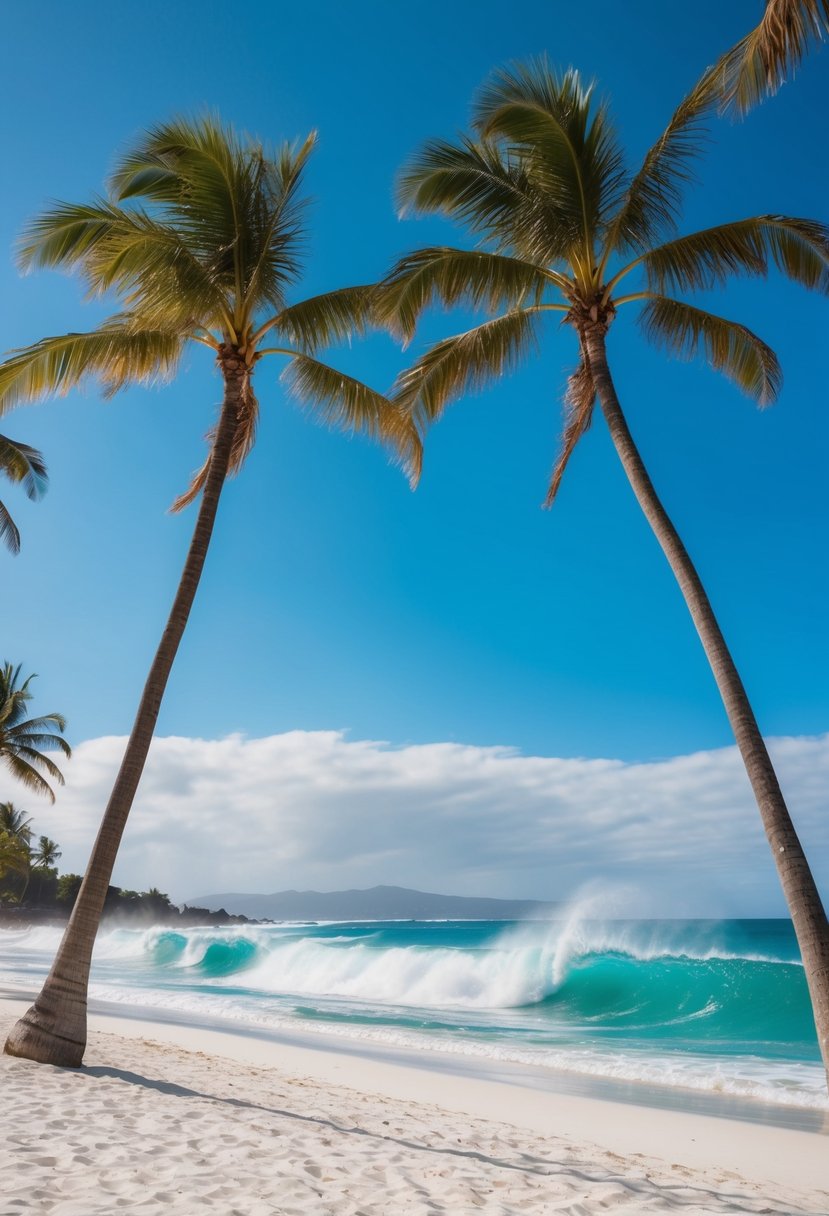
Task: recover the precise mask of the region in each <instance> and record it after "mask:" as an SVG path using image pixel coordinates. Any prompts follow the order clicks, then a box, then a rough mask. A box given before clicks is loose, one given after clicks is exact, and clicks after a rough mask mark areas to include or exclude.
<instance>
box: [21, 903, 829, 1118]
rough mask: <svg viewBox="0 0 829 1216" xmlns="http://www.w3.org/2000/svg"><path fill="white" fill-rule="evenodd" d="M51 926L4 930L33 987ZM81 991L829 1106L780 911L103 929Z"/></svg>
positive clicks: (50, 948) (51, 942) (274, 1024)
mask: <svg viewBox="0 0 829 1216" xmlns="http://www.w3.org/2000/svg"><path fill="white" fill-rule="evenodd" d="M59 936H60V934H59V931H57V930H54V929H44V928H39V929H31V930H21V931H8V930H7V931H0V980H1V981H4V982H5V983H7V984H12V985H17V986H24V985H25V986H27V987H32V986H34V984H35V983H36V981H37V980H38V978H39V977H40V976H41V975H42V974H45V972H46V970H47V968H48V965H49V962H50V959H51V955H52V953H53V952H54V949H55V946H56V945H57V941H58V939H59ZM92 995H93V996H96V997H98V998H99V999H103V1000H108V1001H116V1002H122V1003H129V1004H131V1005H143V1006H151V1007H155V1008H161V1009H167V1010H175V1011H176V1012H177V1013H178V1014H180V1015H181V1014H184V1015H187V1014H190V1015H193V1016H194V1017H196V1016H197V1017H204V1016H208V1017H220V1018H224V1019H229V1020H231V1021H234V1022H242V1023H245V1024H248V1025H251V1024H252V1025H257V1026H264V1027H269V1028H271V1029H273V1030H277V1031H278V1030H279V1029H283V1030H284V1029H286V1028H293V1029H294V1030H298V1029H302V1030H305V1031H311V1032H325V1033H328V1034H335V1035H338V1036H341V1037H344V1038H347V1039H358V1040H363V1041H365V1040H371V1041H373V1042H376V1043H383V1044H386V1045H392V1046H397V1047H405V1048H407V1049H415V1050H417V1049H419V1048H427V1049H429V1050H437V1051H441V1052H448V1053H454V1054H463V1055H465V1056H469V1057H475V1056H478V1057H481V1058H482V1059H483V1058H486V1059H489V1060H505V1061H513V1062H518V1063H527V1064H532V1065H534V1066H536V1067H542V1068H554V1069H565V1070H567V1071H569V1072H574V1073H582V1074H589V1075H592V1076H601V1077H616V1078H622V1079H625V1080H628V1081H648V1082H650V1083H657V1084H663V1085H670V1086H685V1087H691V1088H694V1089H698V1090H709V1091H720V1092H724V1093H732V1094H737V1095H742V1096H744V1097H755V1098H758V1099H761V1100H763V1101H767V1102H768V1101H771V1102H780V1103H786V1104H793V1105H804V1106H817V1107H824V1106H825V1105H826V1099H825V1088H824V1081H823V1074H822V1068H821V1065H820V1058H819V1052H818V1047H817V1040H816V1036H815V1030H814V1024H813V1021H812V1017H811V1011H810V1007H809V1000H808V994H807V990H806V984H805V980H804V974H803V968H802V966H801V964H800V959H799V955H798V951H797V945H796V942H795V939H794V934H793V931H792V928H791V925H790V923H789V922H788V921H781V920H767V921H759V920H732V921H719V922H713V921H710V922H709V921H606V922H602V921H596V920H586V919H582V918H580V917H578V916H577V915H573V916H570V917H566V918H564V919H562V920H560V921H555V922H553V923H550V924H542V923H539V922H519V923H516V922H503V921H500V922H497V921H455V922H438V921H427V922H368V923H361V924H342V923H337V924H303V925H272V926H271V925H244V926H234V927H232V928H227V929H218V928H213V927H210V928H194V929H168V928H163V927H155V928H151V929H123V928H122V929H110V930H105V931H104V932H103V933H102V934H101V936H100V938H99V941H98V945H97V947H96V953H95V962H94V967H93V983H92Z"/></svg>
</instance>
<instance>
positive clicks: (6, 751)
mask: <svg viewBox="0 0 829 1216" xmlns="http://www.w3.org/2000/svg"><path fill="white" fill-rule="evenodd" d="M20 672H21V666H20V665H18V666H17V667H12V665H11V663H4V664H3V666H2V667H0V760H3V761H4V762H5V764H6V766H7V768H9V769H10V770H11V771H12V773H13V774H14V776H15V777H16V778H17V780H18V781H20V782H22V783H23V785H25V786H27V787H28V788H29V789H31V790H34V791H35V793H38V794H45V795H46V796H47V798H49V799H50V801H52V802H54V801H55V794H54V790H53V789H52V787H51V785H50V784H49V782H48V781H47V780H46V778H45V777H44V776H42V775H41V772H39V771H38V770H42V771H43V772H44V773H45V774H46V776H47V777H49V778H50V779H51V780H52V781H56V782H57V784H58V785H63V773H62V772H61V771H60V769H59V768H58V766H57V765H56V764H55V763H54V761H53V760H51V759H50V758H49V756H45V755H44V754H43V753H44V751H61V752H63V754H64V756H66V757H67V759H68V758H69V757H70V756H71V755H72V749H71V748H70V746H69V744H68V743H67V742H66V740H65V739H64V738H62V735H63V732H64V731H65V730H66V719H65V718H64V716H63V714H42V715H41V716H40V717H39V718H27V717H26V708H27V705H28V702H29V701H31V699H32V693H31V692H30V690H29V685H30V684H31V682H32V680H34V679H35V678H36V677H35V676H34V675H30V676H28V677H27V678H26V679H25V680H24V681H23V682H22V683H21V682H20ZM2 805H5V806H11V803H5V804H0V806H2ZM27 822H28V820H27Z"/></svg>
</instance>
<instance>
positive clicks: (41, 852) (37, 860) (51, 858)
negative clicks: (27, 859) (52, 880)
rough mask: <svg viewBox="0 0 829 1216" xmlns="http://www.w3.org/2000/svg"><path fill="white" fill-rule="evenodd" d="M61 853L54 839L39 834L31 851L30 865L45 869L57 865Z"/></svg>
mask: <svg viewBox="0 0 829 1216" xmlns="http://www.w3.org/2000/svg"><path fill="white" fill-rule="evenodd" d="M62 856H63V853H62V851H61V848H60V845H59V844H58V842H57V841H56V840H50V839H49V837H48V836H39V837H38V843H37V848H36V849H35V851H34V853H32V866H33V867H34V868H35V869H38V870H46V869H50V868H51V867H53V866H55V865H57V863H58V862H59V861H60V859H61V857H62Z"/></svg>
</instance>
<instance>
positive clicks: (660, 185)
mask: <svg viewBox="0 0 829 1216" xmlns="http://www.w3.org/2000/svg"><path fill="white" fill-rule="evenodd" d="M592 94H593V90H592V88H591V87H586V86H584V85H583V84H582V82H581V80H580V78H579V76H578V74H577V73H576V72H575V71H568V72H566V73H565V74H563V75H556V74H555V73H554V72H553V71H552V70H551V69H550V68H549V67H548V65H547V63H546V62H545V61H538V62H535V63H531V64H529V65H528V66H517V67H514V68H511V69H508V70H504V71H502V72H500V73H499V74H498V75H496V76H495V77H494V79H493V80H492V81H491V82H490V83H489V84H488V85H487V86H486V87H485V88H484V89H483V90H482V91H481V93H480V95H479V97H478V100H477V105H476V107H475V112H474V127H475V134H474V135H472V136H463V137H461V138H460V139H459V140H457V141H456V142H454V143H450V142H445V141H432V142H430V143H428V144H427V145H426V146H425V148H424V149H423V150H422V151H421V152H420V153H419V154H418V155H417V156H416V157H415V158H414V159H413V161H412V162H411V163H410V165H409V166H408V168H407V169H406V170H405V171H404V173H403V175H402V177H401V181H400V186H399V195H400V202H401V206H402V208H403V210H404V211H409V212H415V213H427V212H437V213H441V214H444V215H446V216H448V217H450V218H452V219H454V220H457V221H460V222H461V223H463V224H465V225H466V226H467V227H468V228H469V230H470V231H471V232H472V233H473V234H474V235H475V236H476V237H477V238H478V244H477V248H475V249H472V250H468V249H456V248H445V247H439V248H434V247H433V248H426V249H420V250H416V251H415V252H413V253H411V254H409V255H408V256H406V257H404V258H403V259H401V260H400V262H398V264H397V265H396V266H395V267H394V268H393V270H392V271H391V273H390V274H389V276H388V277H387V279H386V280H385V282H384V283H383V285H382V287H381V296H380V300H381V303H380V313H381V315H382V316H383V317H384V319H385V321H386V322H387V323H388V324H389V325H390V326H392V327H393V328H394V329H396V330H397V332H398V333H399V334H400V335H401V336H402V337H403V338H404V339H406V340H407V341H408V340H410V339H411V338H412V337H413V336H414V332H415V327H416V325H417V321H418V318H419V317H420V315H421V313H422V312H423V310H424V309H425V308H426V307H427V306H428V305H429V304H431V303H433V302H439V303H442V304H444V305H456V304H466V305H472V306H474V307H478V308H483V309H485V310H486V311H487V312H488V313H489V314H490V319H488V320H486V321H485V322H484V323H483V324H481V325H477V326H475V327H474V328H473V329H470V330H467V331H466V332H464V333H460V334H456V335H455V336H454V337H451V338H447V339H445V340H444V341H443V342H439V343H437V344H436V345H435V346H434V347H432V348H431V349H430V350H429V351H427V352H426V354H424V355H423V356H421V357H420V358H419V359H418V360H417V361H416V362H415V364H414V365H413V367H412V368H410V369H409V370H408V371H406V372H404V373H403V375H402V376H401V377H400V378H399V380H398V385H397V392H396V396H397V399H398V400H399V401H400V403H401V404H402V405H403V406H404V407H405V408H406V409H407V410H408V411H409V412H410V414H411V415H412V417H413V418H414V419H415V420H416V422H417V423H418V424H419V425H420V427H421V428H423V427H424V426H427V425H428V424H429V423H431V422H433V421H434V420H435V419H436V418H438V417H439V416H440V414H441V413H442V411H443V409H444V408H445V406H446V405H447V404H448V403H449V402H450V401H451V400H453V399H454V398H456V397H458V396H460V395H461V394H463V393H464V392H466V391H468V390H470V389H475V388H478V387H482V386H483V385H484V384H486V383H487V382H488V381H489V380H490V379H492V378H494V377H497V376H500V375H502V374H503V373H504V372H505V371H507V370H509V369H511V368H512V367H513V366H514V365H515V364H516V363H517V362H518V361H519V359H520V358H521V357H522V356H523V355H524V354H526V353H527V352H528V351H530V350H531V349H532V348H533V347H534V346H535V345H536V344H537V341H538V339H539V337H540V334H541V327H542V325H543V322H544V319H545V317H546V316H548V315H549V314H550V313H553V314H556V313H558V314H563V316H564V319H565V320H566V321H567V322H569V323H570V324H571V325H572V326H573V327H574V328H575V330H576V331H577V333H578V334H579V335H580V342H581V346H582V357H581V359H580V362H579V365H578V367H577V369H576V371H575V372H574V374H573V375H572V376H571V378H570V381H569V385H568V392H567V396H566V400H565V408H566V419H565V428H564V436H563V444H562V449H561V454H560V457H559V460H558V462H557V464H556V467H555V469H554V471H553V476H552V480H551V483H550V488H549V493H548V503H549V502H551V501H552V499H553V497H554V496H555V493H556V490H557V488H558V485H559V483H560V480H561V475H562V473H563V471H564V467H565V465H566V463H567V460H568V458H569V456H570V454H571V453H572V451H573V449H574V447H575V445H576V443H577V442H578V439H579V438H580V436H581V435H582V434H584V432H585V430H586V429H587V427H588V426H589V424H590V419H591V414H592V410H593V404H594V401H595V387H594V384H593V379H592V377H591V374H590V371H589V367H588V363H587V361H586V359H585V357H584V348H583V334H584V331H585V328H586V327H589V326H590V325H594V324H596V323H597V322H598V323H599V324H601V325H603V326H604V327H605V328H606V327H607V326H609V325H610V324H611V323H612V321H613V318H614V317H615V315H616V312H617V310H618V309H619V308H621V307H623V306H625V305H636V306H639V308H640V322H641V326H642V329H643V332H644V334H645V336H646V337H647V338H649V339H650V340H652V341H654V342H656V343H657V344H659V345H661V346H663V347H665V348H666V349H667V350H668V351H669V352H671V353H673V354H675V355H679V356H680V357H690V356H692V355H694V354H696V353H698V352H702V353H703V354H705V355H706V356H707V358H708V361H709V362H710V363H711V364H712V366H713V367H715V368H717V369H718V370H719V371H722V372H724V373H725V374H726V375H727V376H729V377H730V378H731V379H732V380H734V381H735V382H736V383H737V384H738V385H739V387H740V388H741V389H743V390H744V391H745V392H746V393H748V394H750V395H751V396H753V397H755V399H756V400H757V401H758V402H759V403H760V404H763V405H764V404H768V403H769V402H771V401H773V400H774V398H775V396H776V395H777V392H778V389H779V386H780V379H781V377H780V368H779V365H778V362H777V359H776V357H775V355H774V353H773V351H772V350H771V349H770V348H769V347H768V346H767V345H766V343H765V342H763V341H761V340H760V338H758V337H757V336H756V335H755V334H753V333H751V331H750V330H748V329H746V328H745V326H743V325H740V324H738V323H736V322H733V321H729V320H726V319H725V318H723V317H720V316H717V315H715V314H713V313H711V312H708V311H706V310H704V309H702V308H699V307H696V306H693V305H691V304H690V303H688V302H686V301H684V300H681V299H678V298H677V296H676V294H674V293H689V292H694V291H697V290H700V289H707V288H712V287H716V286H718V285H720V284H722V283H723V282H724V281H725V280H726V279H727V278H728V277H730V276H731V275H733V274H739V273H744V274H750V275H758V276H765V275H766V274H767V273H768V272H769V269H770V267H771V266H776V267H777V268H778V269H779V270H781V271H782V272H783V273H784V274H786V275H788V277H789V278H792V279H794V280H796V281H797V282H799V283H802V284H803V285H804V286H806V287H808V288H812V289H815V290H820V291H824V292H825V291H826V290H827V289H829V230H827V228H826V227H824V225H822V224H819V223H817V222H816V221H814V220H806V219H793V218H791V217H788V216H782V215H760V216H754V217H751V218H748V219H740V220H736V221H732V222H730V223H725V224H720V225H717V226H716V227H712V228H708V229H705V230H703V231H701V232H695V233H693V234H691V235H684V236H680V235H678V232H677V220H678V216H679V210H680V205H681V200H682V191H683V188H684V187H685V186H686V185H687V183H688V182H689V180H690V178H691V176H692V160H693V157H694V156H695V155H696V154H697V152H698V151H699V147H700V140H699V135H700V128H701V122H702V120H703V117H704V115H705V113H706V111H707V110H708V109H710V106H711V104H712V102H711V91H710V79H709V78H708V77H706V78H703V81H702V82H701V83H700V85H699V86H698V87H697V89H696V90H694V92H692V93H691V94H690V95H689V96H688V97H687V98H686V99H685V100H684V102H683V103H682V104H681V105H680V106H679V108H678V109H677V111H676V113H675V114H674V115H673V118H672V119H671V122H670V124H669V126H668V128H667V130H666V131H665V132H664V134H663V135H662V136H661V137H660V138H659V140H658V141H657V142H656V143H655V144H654V146H653V147H652V148H651V149H650V151H649V152H648V154H647V155H646V157H645V160H644V162H643V164H642V165H641V167H640V168H639V169H638V171H637V172H635V173H631V172H629V171H628V170H627V169H626V168H625V165H624V159H623V155H622V151H621V148H620V146H619V143H618V141H617V139H616V136H615V133H614V131H613V128H612V126H611V124H610V120H609V115H608V110H607V108H606V106H604V105H599V106H595V107H594V105H593V95H592ZM631 275H635V276H636V278H637V282H636V290H634V291H632V292H630V291H628V290H627V287H626V286H623V284H626V281H627V280H628V277H629V276H631Z"/></svg>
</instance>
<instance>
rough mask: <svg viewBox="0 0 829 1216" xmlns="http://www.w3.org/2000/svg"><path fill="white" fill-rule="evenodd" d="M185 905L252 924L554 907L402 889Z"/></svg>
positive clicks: (539, 912)
mask: <svg viewBox="0 0 829 1216" xmlns="http://www.w3.org/2000/svg"><path fill="white" fill-rule="evenodd" d="M187 902H188V904H198V905H199V906H200V907H203V908H210V909H216V908H226V909H227V911H228V912H230V913H233V914H235V915H237V916H238V915H243V916H248V917H251V918H252V919H254V920H444V919H447V920H532V919H538V920H546V919H548V918H549V917H550V916H553V915H555V913H556V911H557V910H558V908H559V907H560V905H559V904H554V903H540V902H538V901H537V900H530V899H474V898H469V897H467V896H464V895H434V894H432V893H430V892H428V891H412V890H410V889H408V888H407V887H370V888H369V889H368V890H366V891H276V892H274V894H273V895H243V894H239V893H236V892H225V893H224V894H221V895H198V896H195V897H194V898H193V899H188V901H187Z"/></svg>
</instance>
